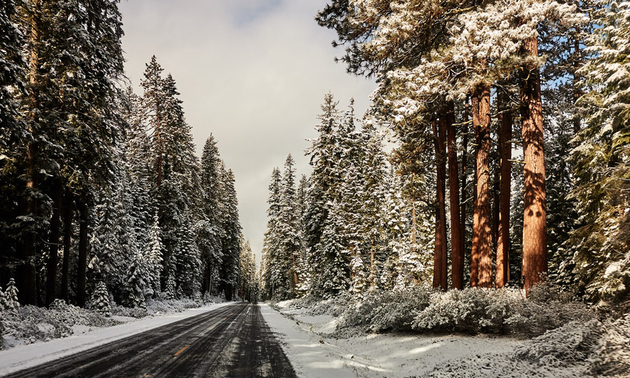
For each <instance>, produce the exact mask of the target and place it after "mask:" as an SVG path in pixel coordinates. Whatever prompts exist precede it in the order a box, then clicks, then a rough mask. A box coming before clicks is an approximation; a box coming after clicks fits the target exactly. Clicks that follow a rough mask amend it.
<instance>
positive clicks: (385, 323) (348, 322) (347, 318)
mask: <svg viewBox="0 0 630 378" xmlns="http://www.w3.org/2000/svg"><path fill="white" fill-rule="evenodd" d="M430 293H431V290H429V289H426V288H421V287H416V288H408V289H404V290H395V291H373V292H369V293H367V294H365V295H364V298H363V300H360V301H356V302H355V303H352V304H348V305H347V306H346V310H345V311H344V312H343V314H342V316H341V319H340V321H339V323H338V325H337V330H338V331H340V330H342V329H344V328H350V327H351V328H359V329H362V330H364V331H369V332H385V331H405V330H411V324H412V321H413V320H414V316H415V314H417V313H418V312H419V311H421V310H422V309H424V308H426V307H427V306H428V305H429V298H430Z"/></svg>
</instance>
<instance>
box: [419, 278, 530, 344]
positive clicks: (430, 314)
mask: <svg viewBox="0 0 630 378" xmlns="http://www.w3.org/2000/svg"><path fill="white" fill-rule="evenodd" d="M520 301H522V295H521V294H520V292H519V291H517V290H511V289H501V290H491V289H482V288H466V289H464V290H451V291H448V292H446V293H443V292H434V293H433V294H432V295H431V298H430V304H429V306H428V307H427V308H425V309H424V310H422V311H420V312H418V313H417V315H416V318H415V319H414V321H413V324H412V327H413V329H415V330H420V331H440V332H444V331H445V332H467V333H478V332H488V333H497V332H505V331H506V330H505V321H506V318H508V317H509V316H510V315H511V314H512V312H511V311H512V309H513V308H514V306H515V304H517V303H519V302H520Z"/></svg>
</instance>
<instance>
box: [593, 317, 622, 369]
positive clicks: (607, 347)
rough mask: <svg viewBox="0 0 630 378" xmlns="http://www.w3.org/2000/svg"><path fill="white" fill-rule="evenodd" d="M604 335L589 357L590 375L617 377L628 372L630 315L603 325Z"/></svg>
mask: <svg viewBox="0 0 630 378" xmlns="http://www.w3.org/2000/svg"><path fill="white" fill-rule="evenodd" d="M604 330H605V332H604V334H603V335H602V337H601V338H600V339H599V343H597V345H596V346H595V348H594V350H593V355H592V356H591V362H592V373H593V374H597V375H618V376H623V374H624V373H625V374H628V372H630V348H629V347H628V346H629V345H630V315H626V316H625V318H621V319H618V320H616V321H610V322H608V323H606V324H604Z"/></svg>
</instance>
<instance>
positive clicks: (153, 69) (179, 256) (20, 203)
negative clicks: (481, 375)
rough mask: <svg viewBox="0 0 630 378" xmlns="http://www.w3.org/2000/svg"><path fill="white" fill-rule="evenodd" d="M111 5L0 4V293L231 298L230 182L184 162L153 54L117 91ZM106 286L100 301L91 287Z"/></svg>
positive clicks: (211, 155) (175, 101)
mask: <svg viewBox="0 0 630 378" xmlns="http://www.w3.org/2000/svg"><path fill="white" fill-rule="evenodd" d="M117 4H118V1H117V0H96V1H93V0H90V1H83V0H70V1H45V0H27V1H5V2H3V3H2V5H0V29H1V30H2V38H1V39H0V43H1V44H2V46H1V47H0V66H1V68H2V69H0V71H1V73H0V80H1V87H0V88H1V91H0V109H1V111H2V113H1V114H2V117H1V124H0V128H1V133H0V183H1V185H0V191H1V196H2V198H3V201H1V203H0V245H2V248H1V249H0V284H2V283H5V282H9V281H11V282H13V281H12V280H13V279H15V286H16V288H17V289H18V292H19V299H20V301H21V302H22V303H24V304H37V305H47V304H50V303H52V302H53V301H54V300H55V299H57V298H60V299H63V300H66V301H68V302H71V303H76V304H78V305H80V306H85V305H86V304H87V303H88V302H89V300H90V295H91V294H93V293H94V292H95V291H97V290H96V288H97V287H98V288H99V290H98V292H99V293H101V294H100V295H101V296H102V295H105V296H111V297H112V298H113V299H114V300H115V301H116V303H118V304H123V305H127V306H142V305H143V304H144V302H145V300H146V299H147V298H151V297H160V298H177V297H184V296H185V297H200V296H201V295H206V294H207V295H224V296H225V297H226V298H228V299H231V297H232V296H234V295H235V294H236V293H237V289H238V282H239V275H240V267H239V266H240V254H241V248H242V247H241V239H242V236H241V227H240V223H239V218H238V210H237V199H236V191H235V188H234V180H235V178H234V174H233V172H232V171H231V170H230V169H228V168H226V167H225V164H224V163H223V161H222V160H221V158H220V156H219V152H218V148H217V146H216V141H215V140H214V138H213V136H212V135H210V137H209V138H208V139H207V141H206V144H205V146H204V149H203V155H202V157H201V160H199V159H198V158H197V156H196V155H195V145H194V143H193V138H192V134H191V126H190V125H189V124H188V123H187V122H186V120H185V116H184V110H183V107H182V101H181V100H180V99H179V97H178V96H179V92H178V91H177V86H176V82H175V80H174V79H173V77H172V76H171V75H166V76H165V75H164V74H163V69H162V67H161V66H160V65H159V63H158V62H157V59H156V58H155V57H153V58H152V59H151V61H150V62H149V63H148V64H147V65H146V70H145V72H144V78H143V79H142V81H141V83H140V84H141V87H142V90H143V93H142V95H136V94H134V93H133V90H132V89H130V88H125V84H124V83H125V77H124V71H123V62H124V60H123V53H122V47H121V38H122V36H123V29H122V17H121V14H120V12H119V11H118V5H117ZM103 287H104V288H106V290H105V294H102V293H103V290H102V288H103Z"/></svg>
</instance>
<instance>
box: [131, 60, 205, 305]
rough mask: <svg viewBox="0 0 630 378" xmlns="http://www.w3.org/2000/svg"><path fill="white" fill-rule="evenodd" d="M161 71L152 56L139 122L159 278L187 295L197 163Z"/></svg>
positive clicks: (192, 287)
mask: <svg viewBox="0 0 630 378" xmlns="http://www.w3.org/2000/svg"><path fill="white" fill-rule="evenodd" d="M162 71H163V69H162V67H161V66H160V65H159V64H158V63H157V59H156V58H155V56H153V57H152V58H151V62H150V63H149V64H147V67H146V70H145V73H144V79H143V80H142V82H141V85H142V87H143V88H144V95H143V98H142V99H143V112H144V115H145V116H144V122H145V127H146V128H147V130H149V131H150V137H151V142H150V143H151V149H150V151H151V156H152V157H151V159H150V161H151V162H152V166H153V169H152V189H151V190H152V195H153V198H155V199H156V201H157V206H158V215H159V218H160V227H161V229H162V242H163V244H164V256H163V264H164V265H163V270H162V271H163V275H162V278H161V281H162V287H165V286H166V280H167V279H168V278H171V277H172V278H173V279H175V280H176V282H177V285H178V289H181V290H182V291H183V292H184V293H185V294H186V295H193V293H194V292H196V291H197V290H198V289H199V287H198V285H197V283H196V281H197V280H199V279H200V277H201V273H200V272H199V270H200V269H201V260H200V258H201V257H200V251H199V248H198V247H197V244H196V242H195V240H194V237H193V235H192V234H191V230H192V228H193V225H194V222H196V221H197V220H201V219H203V218H204V216H203V212H202V211H201V210H200V209H201V203H200V202H199V201H200V198H201V197H202V196H200V195H199V193H201V191H202V189H201V181H200V178H199V166H198V161H197V158H196V156H195V148H194V144H193V142H192V134H191V128H190V125H188V124H187V123H186V121H185V118H184V111H183V108H182V101H181V100H180V99H179V98H178V96H179V92H178V91H177V88H176V84H175V80H174V79H173V78H172V76H171V75H167V77H166V78H162Z"/></svg>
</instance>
